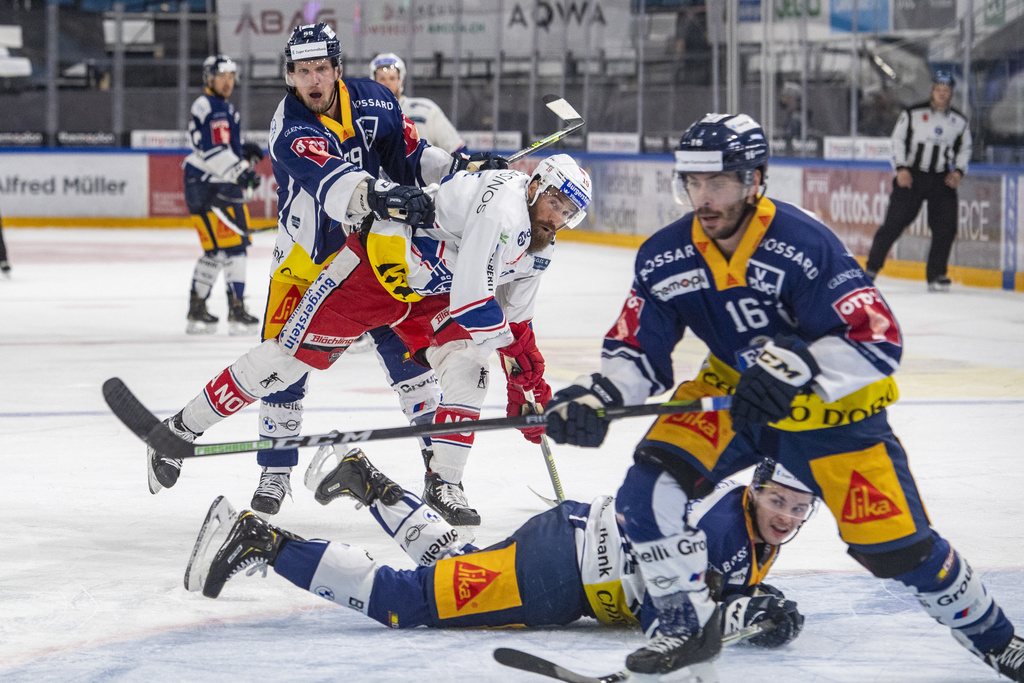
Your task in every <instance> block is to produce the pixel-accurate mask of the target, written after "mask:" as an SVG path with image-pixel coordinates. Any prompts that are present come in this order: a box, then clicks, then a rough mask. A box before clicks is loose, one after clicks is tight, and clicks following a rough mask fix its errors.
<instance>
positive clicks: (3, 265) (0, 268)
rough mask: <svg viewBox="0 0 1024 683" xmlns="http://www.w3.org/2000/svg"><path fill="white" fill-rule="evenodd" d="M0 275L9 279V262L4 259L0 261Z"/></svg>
mask: <svg viewBox="0 0 1024 683" xmlns="http://www.w3.org/2000/svg"><path fill="white" fill-rule="evenodd" d="M0 275H3V276H4V277H5V278H7V279H8V280H10V279H11V264H10V263H8V262H7V260H6V259H5V260H3V261H0Z"/></svg>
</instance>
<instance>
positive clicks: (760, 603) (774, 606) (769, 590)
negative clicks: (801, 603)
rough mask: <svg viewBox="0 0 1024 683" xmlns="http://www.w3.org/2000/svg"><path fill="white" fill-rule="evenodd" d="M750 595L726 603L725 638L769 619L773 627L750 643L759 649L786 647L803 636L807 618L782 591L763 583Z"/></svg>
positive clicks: (749, 640) (752, 638)
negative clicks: (801, 632)
mask: <svg viewBox="0 0 1024 683" xmlns="http://www.w3.org/2000/svg"><path fill="white" fill-rule="evenodd" d="M747 593H748V594H749V595H744V596H740V597H734V598H731V599H729V600H727V601H726V602H725V603H724V604H723V606H722V609H723V616H722V635H723V636H728V635H729V634H730V633H734V632H736V631H739V630H740V629H743V628H746V627H748V626H754V625H756V624H760V623H762V622H765V621H769V620H770V621H771V622H772V626H770V627H767V628H766V629H765V630H764V631H761V632H760V633H758V634H757V635H756V636H751V637H750V638H748V639H747V640H746V642H748V643H750V644H751V645H756V646H757V647H765V648H774V647H782V646H783V645H785V644H786V643H789V642H791V641H793V640H795V639H796V637H797V636H798V635H800V630H801V629H802V628H803V627H804V615H802V614H800V612H799V610H798V609H797V605H796V603H795V602H794V601H792V600H786V596H785V595H783V594H782V591H780V590H779V589H777V588H774V587H772V586H769V585H767V584H759V585H757V586H751V588H750V590H748V591H747Z"/></svg>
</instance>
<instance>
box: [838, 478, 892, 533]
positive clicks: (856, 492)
mask: <svg viewBox="0 0 1024 683" xmlns="http://www.w3.org/2000/svg"><path fill="white" fill-rule="evenodd" d="M902 514H903V511H902V510H900V509H899V507H897V506H896V503H894V502H893V501H892V499H891V498H889V497H888V496H887V495H885V494H884V493H882V492H881V491H879V490H878V489H877V488H875V486H874V484H872V483H871V482H870V481H868V480H867V479H866V478H865V477H864V475H863V474H861V473H860V472H858V471H857V470H853V474H851V475H850V488H849V490H848V492H847V494H846V502H845V503H843V518H842V521H844V522H846V523H847V524H864V523H865V522H877V521H879V520H883V519H889V518H890V517H895V516H897V515H902Z"/></svg>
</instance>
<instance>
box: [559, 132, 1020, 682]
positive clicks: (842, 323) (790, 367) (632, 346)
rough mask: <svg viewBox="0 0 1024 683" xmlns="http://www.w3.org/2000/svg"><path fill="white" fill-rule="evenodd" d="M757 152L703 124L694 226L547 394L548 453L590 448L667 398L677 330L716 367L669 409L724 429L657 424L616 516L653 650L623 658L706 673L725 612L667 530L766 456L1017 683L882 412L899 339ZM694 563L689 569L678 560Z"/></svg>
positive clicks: (699, 540) (690, 151)
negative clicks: (594, 368) (621, 411)
mask: <svg viewBox="0 0 1024 683" xmlns="http://www.w3.org/2000/svg"><path fill="white" fill-rule="evenodd" d="M768 159H769V148H768V141H767V140H766V139H765V136H764V131H763V130H762V129H761V127H760V125H758V124H757V122H756V121H754V120H753V119H752V118H750V117H749V116H746V115H742V114H741V115H722V114H708V115H707V116H706V117H704V118H703V119H701V120H699V121H697V122H696V123H694V124H693V125H692V126H690V128H689V129H688V130H687V131H686V133H684V134H683V137H682V139H681V141H680V144H679V148H678V150H677V151H676V155H675V171H676V176H675V183H674V190H675V191H676V197H677V199H678V200H685V202H686V203H688V204H689V206H691V207H692V208H693V211H692V212H691V213H688V214H687V215H685V216H683V218H681V219H680V220H678V221H676V222H674V223H672V224H671V225H668V226H667V227H665V228H663V229H661V230H660V231H658V232H657V233H655V234H654V235H653V236H651V237H650V238H649V239H648V240H647V241H646V242H644V244H643V245H642V246H641V247H640V250H639V252H638V254H637V258H636V262H635V272H634V279H633V286H632V290H631V291H630V293H629V295H628V297H627V298H626V303H625V305H624V306H623V308H622V311H621V313H620V315H619V317H618V319H617V320H616V322H615V323H614V325H613V326H612V328H611V329H610V330H609V332H608V333H607V335H606V336H605V339H604V345H603V351H602V362H601V373H595V374H594V375H592V376H590V377H586V378H581V380H579V381H577V383H576V384H574V385H571V386H569V387H567V388H565V389H563V390H561V391H559V392H558V393H556V394H555V395H554V397H553V398H552V400H551V402H550V403H549V404H548V407H547V410H546V415H547V417H548V420H547V434H548V436H550V437H551V438H552V439H553V440H555V441H556V442H558V443H572V444H576V445H580V446H586V447H597V446H600V444H601V443H602V441H603V440H604V437H605V435H606V433H607V430H608V424H609V422H608V420H607V419H606V418H604V417H603V416H602V414H600V413H598V412H597V411H598V409H600V408H602V407H605V406H611V405H624V404H638V403H643V402H644V400H645V399H647V397H649V396H653V395H655V394H659V393H662V392H664V391H667V390H668V389H670V388H671V387H672V386H673V384H674V381H673V373H672V362H671V357H670V356H671V352H672V350H673V348H674V347H675V346H676V344H677V343H678V342H679V341H680V339H682V337H683V333H684V332H685V331H686V329H687V328H689V330H690V331H691V332H692V333H693V334H695V335H696V336H697V337H698V338H700V339H701V340H702V341H703V342H705V343H706V344H707V345H708V347H709V350H710V355H709V356H708V358H707V360H706V361H705V363H704V365H703V367H702V368H701V370H700V371H699V374H698V376H697V377H696V378H695V379H693V380H690V381H686V382H683V383H682V384H681V385H680V386H679V387H677V388H676V390H675V394H674V397H675V398H677V399H693V398H697V397H702V396H724V395H729V394H731V395H732V396H733V400H732V408H731V409H730V410H729V411H718V412H711V413H691V414H686V415H674V416H665V417H662V418H659V419H658V420H657V421H656V422H655V423H654V425H653V426H652V427H651V429H650V431H648V433H647V435H646V436H645V438H644V439H643V440H642V441H641V442H640V444H639V445H638V446H637V448H636V450H635V452H634V455H633V460H634V463H633V465H632V466H631V468H630V469H629V471H628V472H627V474H626V478H625V481H624V482H623V484H622V487H621V488H620V489H619V492H618V495H617V497H616V506H617V509H618V511H619V513H620V514H621V515H622V516H623V519H624V530H625V534H626V537H627V538H628V539H629V541H630V542H631V543H632V546H633V550H634V553H635V554H636V556H637V558H638V559H639V569H640V573H641V575H642V576H644V577H645V583H646V586H647V591H648V594H649V595H650V596H651V597H652V599H653V603H654V606H655V608H656V609H657V612H658V615H659V620H660V622H661V626H660V636H659V637H658V638H655V639H654V640H652V641H651V643H650V644H649V645H648V646H647V647H644V648H641V649H640V650H637V651H636V652H634V653H633V654H631V655H630V656H629V657H628V658H627V659H626V666H627V668H628V669H629V670H631V671H635V672H639V673H666V672H669V671H675V670H679V669H683V668H685V667H687V666H689V665H691V664H695V663H699V662H704V661H708V660H710V659H712V658H713V657H715V656H716V655H717V654H718V652H719V650H720V647H721V636H720V633H721V629H720V627H719V624H718V623H717V620H718V619H719V613H718V611H717V610H716V609H715V603H714V601H713V600H712V599H711V597H710V596H709V591H708V586H707V585H706V584H705V582H704V581H703V579H702V578H701V572H702V571H703V569H704V567H705V566H706V565H707V557H706V555H705V553H704V552H703V550H702V549H703V548H704V546H705V539H706V534H705V532H704V530H702V529H700V528H699V526H696V525H694V523H693V520H692V519H689V518H688V517H683V516H681V515H680V514H678V513H679V511H681V510H685V509H686V507H687V504H688V502H689V501H692V500H694V499H696V498H700V497H702V496H705V495H707V494H708V492H709V491H710V490H711V488H712V486H713V485H714V483H715V482H718V481H721V480H722V479H723V478H725V477H728V476H729V475H731V474H733V473H735V472H737V471H739V470H741V469H743V468H745V467H748V466H750V465H751V464H753V463H755V462H756V461H757V460H758V459H759V458H761V457H763V456H772V457H775V458H776V459H777V460H778V462H779V463H780V464H781V465H783V466H784V467H785V468H786V469H787V470H788V471H789V472H791V473H792V474H793V476H794V477H795V478H796V479H798V480H799V481H800V482H801V483H802V484H803V485H804V486H805V487H806V488H807V489H809V490H810V491H811V492H812V493H814V494H815V495H816V496H818V497H820V498H821V499H822V500H823V501H824V503H825V505H826V506H827V507H828V508H829V510H830V511H831V512H832V514H833V516H834V517H835V519H836V522H837V524H838V527H839V533H840V536H841V537H842V539H843V540H844V541H845V542H846V544H847V545H848V548H849V553H850V555H851V556H852V557H854V558H855V559H856V560H857V561H858V562H860V563H861V564H862V565H863V566H864V567H865V568H867V569H868V570H869V571H870V572H871V573H872V574H874V575H875V576H877V577H879V578H891V579H896V580H897V581H899V582H900V583H902V584H904V585H905V586H907V587H908V588H909V589H910V590H911V591H912V592H913V594H914V595H915V596H916V597H917V599H918V601H919V602H920V603H921V605H922V606H923V607H924V609H925V611H926V612H927V613H928V614H929V615H930V616H932V617H933V618H934V619H936V620H937V621H938V622H939V623H941V624H943V625H945V626H948V627H949V628H950V629H951V630H952V633H953V636H954V637H955V638H956V640H957V641H958V642H959V643H961V644H962V645H964V646H965V647H966V648H968V649H969V650H970V651H971V652H972V653H974V654H975V655H977V656H979V657H981V658H982V659H983V660H984V661H985V662H986V663H988V664H989V665H990V666H992V667H993V668H995V669H996V670H997V671H999V672H1000V673H1001V674H1003V675H1005V676H1007V677H1009V678H1011V679H1012V680H1016V681H1024V640H1022V639H1021V638H1019V637H1017V636H1015V635H1014V630H1013V626H1012V624H1011V623H1010V622H1009V620H1008V619H1007V618H1006V616H1005V615H1004V614H1003V611H1002V610H1001V609H1000V607H999V606H998V605H997V604H996V603H995V601H994V600H993V599H992V596H991V595H990V594H989V593H988V592H987V591H986V590H985V587H984V586H983V585H982V582H981V579H980V578H979V577H978V575H977V574H976V573H975V572H973V571H972V570H971V567H970V566H969V565H968V563H967V561H966V560H965V559H964V558H963V557H962V556H961V555H960V554H959V553H958V552H957V551H956V550H955V549H954V548H953V547H952V546H951V545H950V543H949V542H948V541H947V540H946V539H944V538H943V537H942V536H940V535H939V534H938V532H936V531H935V530H934V529H932V527H931V525H930V523H929V520H928V517H927V514H926V513H925V509H924V505H923V504H922V502H921V499H920V496H919V494H918V491H917V487H916V485H915V483H914V478H913V475H912V474H911V472H910V469H909V466H908V464H907V455H906V453H905V452H904V450H903V447H902V445H901V444H900V442H899V440H898V439H897V438H896V436H895V435H894V434H893V432H892V429H891V428H890V426H889V423H888V421H887V417H886V407H887V406H888V405H890V404H891V403H893V402H894V401H895V400H896V399H897V395H898V394H897V389H896V383H895V381H894V380H893V378H892V373H893V372H894V371H895V370H896V368H897V367H898V366H899V362H900V357H901V354H902V338H901V335H900V329H899V325H898V324H897V322H896V319H895V317H894V316H893V314H892V312H891V311H890V310H889V307H888V305H887V304H886V302H885V300H884V299H883V298H882V296H881V294H879V292H878V290H877V289H875V287H874V285H873V283H872V282H871V280H870V279H868V278H867V276H866V274H865V273H864V271H863V270H862V269H861V267H860V265H858V263H857V261H856V260H855V259H854V257H853V255H852V254H850V252H849V251H847V249H846V248H845V247H844V246H843V245H842V243H841V242H840V241H839V239H838V238H837V237H836V236H835V235H834V234H833V233H832V232H831V231H830V230H829V229H828V227H827V226H825V225H824V224H823V223H821V221H819V220H818V219H817V218H816V217H814V216H813V215H811V214H810V213H808V212H805V211H803V210H802V209H800V208H798V207H796V206H793V205H791V204H787V203H785V202H781V201H774V200H770V199H768V198H767V197H765V196H764V191H765V187H766V184H765V183H766V178H767V176H766V174H767V170H768ZM684 544H685V547H689V548H696V549H697V551H696V552H690V553H689V554H684V553H682V552H680V550H679V549H680V548H682V547H684Z"/></svg>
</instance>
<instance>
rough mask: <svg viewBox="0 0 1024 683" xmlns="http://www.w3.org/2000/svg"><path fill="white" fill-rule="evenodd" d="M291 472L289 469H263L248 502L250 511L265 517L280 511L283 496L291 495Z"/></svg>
mask: <svg viewBox="0 0 1024 683" xmlns="http://www.w3.org/2000/svg"><path fill="white" fill-rule="evenodd" d="M271 470H275V471H271ZM281 470H285V471H283V472H282V471H281ZM291 471H292V468H290V467H287V468H285V467H264V468H263V473H262V474H261V475H260V483H259V485H258V486H257V487H256V492H255V493H254V494H252V500H251V501H250V502H249V504H250V505H252V509H253V510H256V511H258V512H262V513H264V514H267V515H276V514H277V513H278V512H279V511H280V510H281V503H283V502H284V497H285V495H288V496H291V495H292V482H291Z"/></svg>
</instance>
